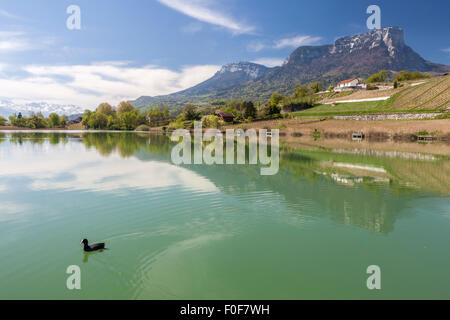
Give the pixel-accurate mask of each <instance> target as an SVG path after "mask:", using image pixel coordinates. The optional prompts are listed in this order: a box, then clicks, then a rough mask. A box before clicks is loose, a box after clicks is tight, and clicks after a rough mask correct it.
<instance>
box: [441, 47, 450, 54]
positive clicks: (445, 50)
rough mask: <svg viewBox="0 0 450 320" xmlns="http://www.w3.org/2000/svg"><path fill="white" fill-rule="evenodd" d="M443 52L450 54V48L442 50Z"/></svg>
mask: <svg viewBox="0 0 450 320" xmlns="http://www.w3.org/2000/svg"><path fill="white" fill-rule="evenodd" d="M442 51H444V52H447V53H450V48H447V49H442Z"/></svg>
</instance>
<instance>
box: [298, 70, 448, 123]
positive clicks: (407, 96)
mask: <svg viewBox="0 0 450 320" xmlns="http://www.w3.org/2000/svg"><path fill="white" fill-rule="evenodd" d="M350 99H351V95H350V96H349V100H350ZM449 110H450V76H445V77H435V78H432V79H431V80H429V81H427V82H425V83H423V84H420V85H417V86H409V87H406V88H405V89H403V90H402V91H400V92H398V93H396V94H394V95H393V96H392V97H391V98H389V99H388V100H385V101H365V102H348V103H339V102H337V103H336V105H335V106H332V105H331V104H321V105H318V106H316V107H314V108H311V109H308V110H303V111H300V112H295V113H294V115H296V116H331V115H354V114H368V113H378V112H383V113H386V112H389V113H398V112H408V113H411V112H421V113H426V112H445V111H449Z"/></svg>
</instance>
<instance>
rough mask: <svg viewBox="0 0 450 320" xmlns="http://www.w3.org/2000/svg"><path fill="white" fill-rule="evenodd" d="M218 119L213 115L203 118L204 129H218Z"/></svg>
mask: <svg viewBox="0 0 450 320" xmlns="http://www.w3.org/2000/svg"><path fill="white" fill-rule="evenodd" d="M219 120H220V119H219V117H218V116H213V115H209V116H204V117H203V118H202V124H203V125H204V126H205V127H206V128H219V127H220V122H219Z"/></svg>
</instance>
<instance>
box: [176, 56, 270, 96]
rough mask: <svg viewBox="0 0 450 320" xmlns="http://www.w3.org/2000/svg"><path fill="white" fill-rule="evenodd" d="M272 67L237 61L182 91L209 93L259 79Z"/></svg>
mask: <svg viewBox="0 0 450 320" xmlns="http://www.w3.org/2000/svg"><path fill="white" fill-rule="evenodd" d="M270 70H271V68H267V67H265V66H263V65H260V64H256V63H251V62H236V63H230V64H226V65H224V66H223V67H222V68H221V69H220V70H219V71H218V72H217V73H216V74H215V75H214V76H213V77H212V78H211V79H208V80H206V81H205V82H202V83H200V84H199V85H197V86H195V87H192V88H189V89H187V90H184V91H182V93H188V94H190V93H196V94H207V93H209V92H211V91H214V90H222V89H226V88H229V87H232V86H235V85H239V84H242V83H245V82H247V81H250V80H255V79H258V78H260V77H262V76H264V75H266V74H267V73H268V72H269V71H270Z"/></svg>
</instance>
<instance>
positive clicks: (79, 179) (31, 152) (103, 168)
mask: <svg viewBox="0 0 450 320" xmlns="http://www.w3.org/2000/svg"><path fill="white" fill-rule="evenodd" d="M13 150H14V152H10V153H9V154H8V155H7V156H6V157H5V156H1V157H0V177H1V176H25V177H27V178H30V179H32V180H33V181H32V183H31V185H30V186H31V188H32V189H35V190H43V189H44V190H49V189H52V190H59V189H66V190H89V191H103V192H121V191H124V190H125V189H128V188H135V189H153V188H167V187H171V186H181V187H184V188H187V189H191V190H195V191H201V192H218V189H217V188H216V186H215V185H214V184H213V183H212V182H210V181H209V180H207V179H206V178H203V177H201V176H200V175H198V174H196V173H194V172H191V171H189V170H187V169H185V168H181V167H177V166H174V165H171V164H168V163H162V162H143V161H140V160H138V159H135V158H129V159H122V158H120V156H119V155H117V154H113V155H111V156H110V157H108V158H104V157H101V156H100V155H99V154H98V153H97V152H96V151H94V150H86V149H85V148H84V146H83V145H82V144H77V143H68V144H67V145H61V144H60V145H57V146H52V147H50V146H49V145H47V144H46V145H43V146H40V147H37V146H31V147H30V146H29V145H27V146H25V147H23V146H22V147H20V148H14V147H13ZM0 155H1V154H0Z"/></svg>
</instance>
